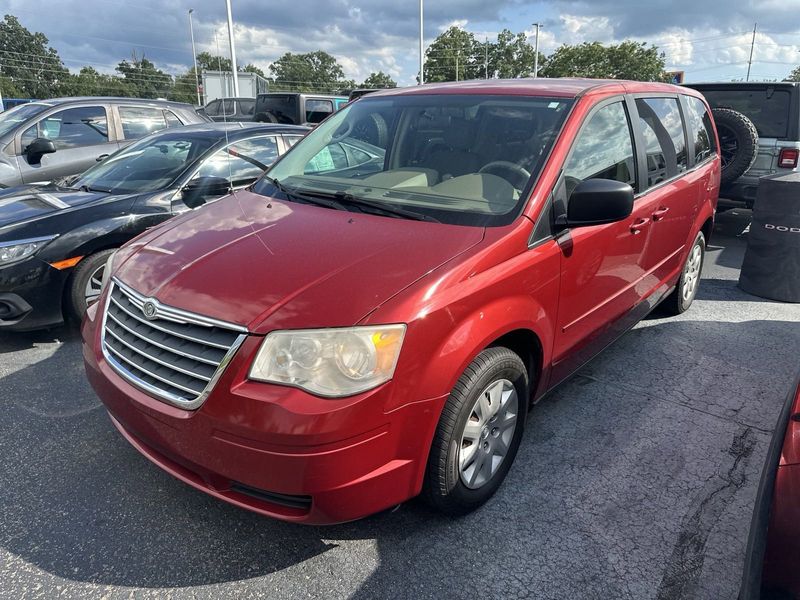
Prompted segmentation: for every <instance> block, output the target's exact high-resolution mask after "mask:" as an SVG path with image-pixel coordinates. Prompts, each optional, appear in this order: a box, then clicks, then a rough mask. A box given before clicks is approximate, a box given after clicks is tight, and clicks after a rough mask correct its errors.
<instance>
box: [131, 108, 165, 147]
mask: <svg viewBox="0 0 800 600" xmlns="http://www.w3.org/2000/svg"><path fill="white" fill-rule="evenodd" d="M119 120H120V121H121V122H122V135H123V137H124V138H125V139H126V140H135V139H137V138H140V137H144V136H146V135H148V134H150V133H153V132H156V131H161V130H162V129H165V128H166V127H167V122H166V120H165V119H164V111H163V110H161V109H160V108H147V107H144V106H142V107H139V106H120V107H119Z"/></svg>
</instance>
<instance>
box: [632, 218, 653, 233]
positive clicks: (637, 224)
mask: <svg viewBox="0 0 800 600" xmlns="http://www.w3.org/2000/svg"><path fill="white" fill-rule="evenodd" d="M648 225H650V219H636V220H635V221H634V222H633V223H631V233H632V234H633V235H639V234H640V233H642V231H643V230H644V228H645V227H647V226H648Z"/></svg>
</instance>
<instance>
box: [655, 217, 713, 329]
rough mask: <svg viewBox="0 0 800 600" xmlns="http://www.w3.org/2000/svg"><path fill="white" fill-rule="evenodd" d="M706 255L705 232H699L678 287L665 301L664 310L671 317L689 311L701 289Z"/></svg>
mask: <svg viewBox="0 0 800 600" xmlns="http://www.w3.org/2000/svg"><path fill="white" fill-rule="evenodd" d="M705 253H706V238H705V236H704V235H703V232H702V231H701V232H699V233H698V234H697V237H696V238H695V239H694V244H692V249H691V250H689V256H687V257H686V262H685V263H684V265H683V270H682V271H681V277H680V279H679V280H678V285H677V286H676V287H675V290H674V291H673V292H672V294H670V295H669V297H668V298H667V299H666V300H664V304H663V307H664V310H665V311H666V312H667V313H668V314H671V315H679V314H681V313H682V312H685V311H686V310H688V308H689V307H690V306H691V305H692V302H694V298H695V296H697V289H698V288H699V287H700V275H701V274H702V271H703V260H704V259H705Z"/></svg>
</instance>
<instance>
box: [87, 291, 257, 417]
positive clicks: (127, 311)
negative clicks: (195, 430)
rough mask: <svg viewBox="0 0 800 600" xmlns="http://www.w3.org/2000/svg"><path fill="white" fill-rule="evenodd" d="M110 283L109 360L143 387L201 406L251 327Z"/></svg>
mask: <svg viewBox="0 0 800 600" xmlns="http://www.w3.org/2000/svg"><path fill="white" fill-rule="evenodd" d="M111 286H112V287H111V289H110V290H109V294H108V302H107V305H106V312H105V324H104V327H103V332H102V336H103V340H102V348H103V352H104V354H105V358H106V360H107V361H108V363H109V364H110V365H111V366H112V367H113V368H114V369H115V370H116V371H117V372H118V373H119V374H120V375H121V376H122V377H124V378H125V379H127V380H128V381H129V382H131V383H133V384H134V385H136V386H137V387H139V388H142V389H143V390H144V391H146V392H148V393H150V394H152V395H154V396H156V397H158V398H160V399H162V400H166V401H167V402H170V403H171V404H175V405H177V406H181V407H183V408H190V409H191V408H197V406H199V405H200V404H202V402H203V401H204V400H205V398H206V396H207V393H208V392H209V391H210V390H211V388H212V387H213V386H214V384H215V383H216V380H217V379H218V378H219V376H220V375H221V374H222V372H223V370H224V369H225V367H226V366H227V363H228V362H229V360H230V358H231V357H232V356H233V354H234V353H235V352H236V350H237V349H238V347H239V345H240V344H241V342H242V341H243V340H244V337H245V335H244V334H245V332H246V330H245V329H244V328H241V327H238V326H236V325H232V324H227V323H221V322H217V321H214V320H212V319H208V318H206V317H202V316H200V315H193V314H190V313H185V312H184V311H180V310H178V309H174V308H171V307H167V306H164V305H161V304H159V303H158V302H156V301H154V300H151V299H148V298H145V297H144V296H142V295H141V294H139V293H137V292H135V291H134V290H132V289H130V288H128V287H126V286H124V285H122V284H120V283H119V282H117V281H114V282H112V283H111Z"/></svg>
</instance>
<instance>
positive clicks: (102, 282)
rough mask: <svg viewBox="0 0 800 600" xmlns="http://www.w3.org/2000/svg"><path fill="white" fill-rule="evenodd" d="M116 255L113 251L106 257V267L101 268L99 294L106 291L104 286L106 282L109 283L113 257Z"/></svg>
mask: <svg viewBox="0 0 800 600" xmlns="http://www.w3.org/2000/svg"><path fill="white" fill-rule="evenodd" d="M116 255H117V253H116V251H114V252H113V253H112V254H111V256H109V257H108V260H107V261H106V266H105V267H103V277H102V278H101V279H100V293H101V294H102V293H103V292H104V291H106V286H107V285H108V282H109V281H111V269H112V268H113V263H114V257H115V256H116Z"/></svg>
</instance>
